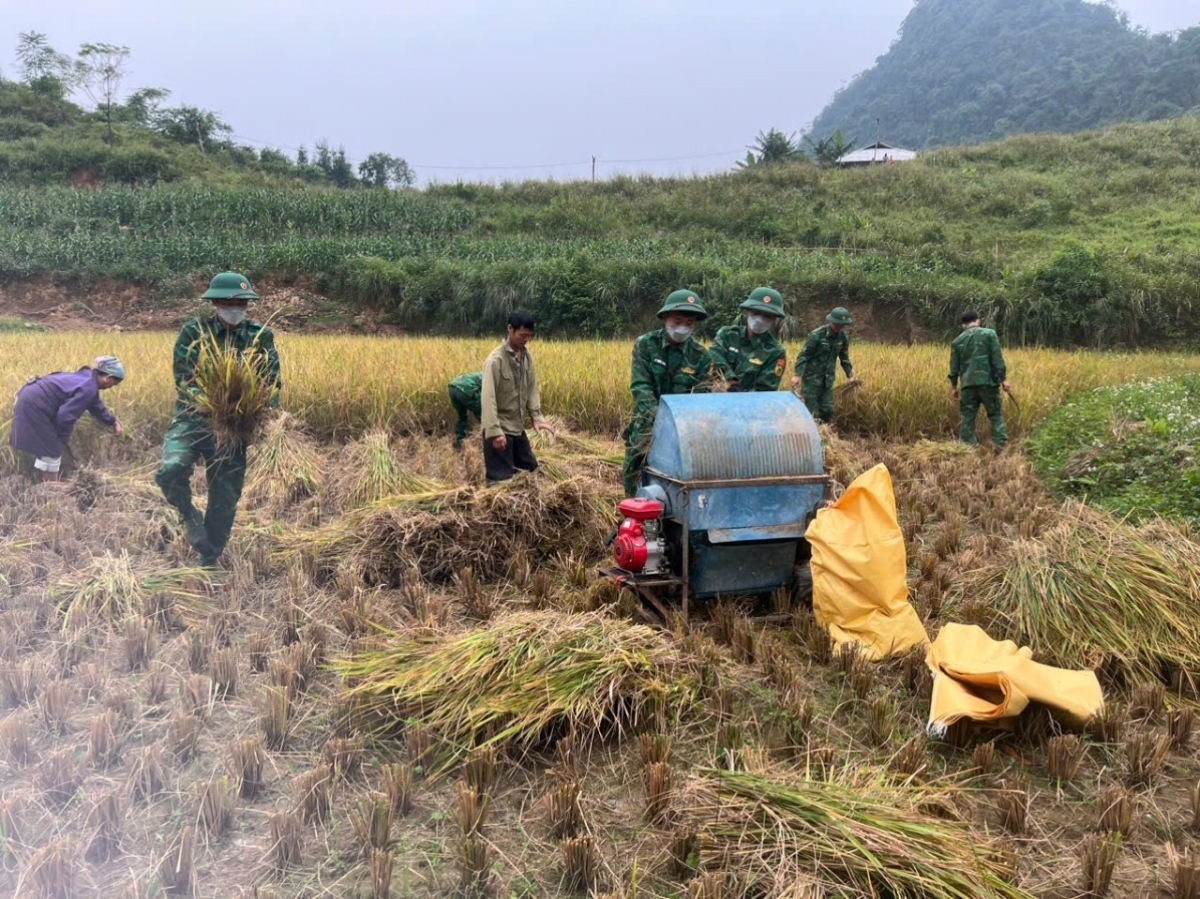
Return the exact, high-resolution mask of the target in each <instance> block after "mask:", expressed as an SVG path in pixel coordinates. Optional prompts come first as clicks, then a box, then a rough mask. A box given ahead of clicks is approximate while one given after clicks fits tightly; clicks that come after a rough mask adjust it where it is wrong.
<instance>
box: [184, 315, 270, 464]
mask: <svg viewBox="0 0 1200 899" xmlns="http://www.w3.org/2000/svg"><path fill="white" fill-rule="evenodd" d="M195 349H196V351H197V355H196V364H195V367H194V368H193V372H192V385H191V386H192V389H191V390H190V391H189V393H188V394H187V400H188V403H189V405H190V406H191V408H192V410H193V411H194V412H195V413H196V414H198V415H200V416H202V417H204V418H206V419H208V421H209V422H210V425H211V427H212V431H213V436H214V438H215V440H216V444H217V449H218V452H220V451H222V450H224V451H229V450H231V449H233V448H234V447H244V446H248V445H249V444H250V443H252V442H253V441H254V439H255V438H256V437H257V436H259V434H260V433H261V431H262V430H263V428H264V427H265V425H266V421H267V418H268V416H269V415H270V413H271V409H272V407H273V406H274V405H275V404H276V403H277V402H278V397H279V391H278V389H277V388H276V386H275V383H274V381H273V380H272V379H271V377H270V375H269V371H268V365H269V361H270V360H269V359H268V357H267V352H266V350H265V349H263V347H262V346H260V345H259V343H258V341H257V339H256V340H255V341H254V342H253V343H252V344H251V345H250V346H249V347H247V348H246V349H245V350H244V351H242V350H238V349H237V347H235V346H233V345H232V344H231V343H226V341H224V340H222V339H221V337H220V336H219V335H218V334H216V333H215V332H205V333H204V334H203V336H201V337H200V339H199V341H198V342H197V346H196V347H195Z"/></svg>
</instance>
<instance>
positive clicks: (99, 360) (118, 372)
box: [92, 356, 125, 381]
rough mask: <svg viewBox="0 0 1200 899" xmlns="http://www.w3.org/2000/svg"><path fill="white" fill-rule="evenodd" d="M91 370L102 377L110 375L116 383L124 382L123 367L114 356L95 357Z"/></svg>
mask: <svg viewBox="0 0 1200 899" xmlns="http://www.w3.org/2000/svg"><path fill="white" fill-rule="evenodd" d="M92 368H94V369H95V370H96V371H98V372H100V374H102V375H111V376H112V377H114V378H116V379H117V380H118V381H124V380H125V366H124V365H122V364H121V360H120V359H118V358H117V357H116V356H97V357H96V358H95V359H94V360H93V361H92Z"/></svg>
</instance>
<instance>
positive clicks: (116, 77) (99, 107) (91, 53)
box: [74, 44, 129, 144]
mask: <svg viewBox="0 0 1200 899" xmlns="http://www.w3.org/2000/svg"><path fill="white" fill-rule="evenodd" d="M128 61H129V48H128V47H121V46H118V45H117V44H83V45H82V46H80V48H79V58H78V59H77V60H76V61H75V63H74V66H75V84H76V85H77V86H78V87H79V89H80V90H81V91H83V92H84V94H86V95H87V98H88V99H89V100H91V101H92V103H93V104H94V105H95V107H96V111H97V112H99V113H100V116H101V118H103V119H104V125H105V128H106V131H107V139H108V142H109V143H110V144H111V143H112V141H113V110H114V108H115V107H116V105H117V94H118V93H119V91H120V89H121V81H122V79H124V77H125V74H126V68H125V67H126V64H127V63H128Z"/></svg>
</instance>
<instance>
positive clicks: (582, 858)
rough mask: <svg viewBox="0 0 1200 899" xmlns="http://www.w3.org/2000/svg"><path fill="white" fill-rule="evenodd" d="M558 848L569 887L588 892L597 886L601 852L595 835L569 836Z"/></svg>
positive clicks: (564, 876) (565, 879) (564, 878)
mask: <svg viewBox="0 0 1200 899" xmlns="http://www.w3.org/2000/svg"><path fill="white" fill-rule="evenodd" d="M558 848H559V855H560V857H561V859H562V871H563V880H564V881H565V882H566V887H567V889H569V890H578V891H580V892H587V891H588V890H591V889H592V888H593V887H595V885H596V882H597V881H598V880H599V878H600V852H599V851H598V850H597V849H596V839H595V837H592V836H582V837H567V838H566V839H565V840H563V841H562V842H561V843H559V844H558Z"/></svg>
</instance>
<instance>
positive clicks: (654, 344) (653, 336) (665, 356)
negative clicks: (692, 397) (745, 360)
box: [621, 328, 712, 496]
mask: <svg viewBox="0 0 1200 899" xmlns="http://www.w3.org/2000/svg"><path fill="white" fill-rule="evenodd" d="M711 372H712V356H710V355H709V352H708V350H706V349H705V348H704V346H703V345H702V344H700V342H699V341H697V340H696V339H695V338H694V337H689V338H688V339H687V340H686V341H684V342H683V343H682V344H674V343H671V341H670V340H669V339H668V337H667V331H666V329H665V328H660V329H659V330H657V331H651V332H650V333H649V334H643V335H642V336H641V337H639V338H638V339H637V340H636V341H635V342H634V344H633V371H632V374H631V376H630V379H629V390H630V391H631V392H632V393H633V419H632V420H631V421H630V422H629V426H628V427H627V428H625V433H624V435H623V436H624V437H625V467H624V469H623V470H622V472H621V477H622V479H623V480H624V482H625V495H626V496H633V495H634V494H635V493H637V488H638V485H639V482H640V481H641V477H642V465H643V464H644V463H645V461H646V451H647V449H648V445H649V442H650V432H651V430H652V429H653V427H654V416H655V415H656V414H657V413H658V399H659V397H662V396H670V395H672V394H676V393H701V392H703V391H705V390H706V389H707V383H706V382H707V380H708V378H709V377H710V374H711Z"/></svg>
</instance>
